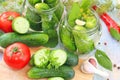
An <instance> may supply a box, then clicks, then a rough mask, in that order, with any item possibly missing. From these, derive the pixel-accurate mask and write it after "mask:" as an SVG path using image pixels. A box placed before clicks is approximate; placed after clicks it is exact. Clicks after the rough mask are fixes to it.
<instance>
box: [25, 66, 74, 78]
mask: <svg viewBox="0 0 120 80" xmlns="http://www.w3.org/2000/svg"><path fill="white" fill-rule="evenodd" d="M27 75H28V77H29V78H34V79H39V78H49V77H62V78H65V79H71V78H73V77H74V75H75V72H74V70H73V69H72V68H71V67H69V66H61V67H59V68H58V69H55V68H51V69H47V68H38V67H33V68H31V69H30V70H29V71H28V73H27Z"/></svg>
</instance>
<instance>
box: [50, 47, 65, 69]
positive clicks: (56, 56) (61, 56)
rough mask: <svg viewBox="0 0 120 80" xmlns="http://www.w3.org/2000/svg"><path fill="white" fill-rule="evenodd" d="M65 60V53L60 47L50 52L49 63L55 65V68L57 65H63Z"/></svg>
mask: <svg viewBox="0 0 120 80" xmlns="http://www.w3.org/2000/svg"><path fill="white" fill-rule="evenodd" d="M66 60H67V53H66V52H65V51H63V50H61V49H57V50H53V51H52V52H51V53H50V63H51V64H52V66H55V68H58V67H59V66H61V65H63V64H64V63H65V62H66Z"/></svg>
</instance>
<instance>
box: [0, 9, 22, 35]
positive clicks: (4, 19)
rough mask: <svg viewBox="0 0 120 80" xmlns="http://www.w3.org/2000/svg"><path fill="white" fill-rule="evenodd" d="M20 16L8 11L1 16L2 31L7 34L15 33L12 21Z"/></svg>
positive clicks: (0, 27) (0, 25)
mask: <svg viewBox="0 0 120 80" xmlns="http://www.w3.org/2000/svg"><path fill="white" fill-rule="evenodd" d="M18 16H20V14H19V13H18V12H13V11H8V12H4V13H2V14H1V15H0V29H1V30H2V31H4V32H5V33H7V32H13V30H12V20H13V19H14V18H16V17H18Z"/></svg>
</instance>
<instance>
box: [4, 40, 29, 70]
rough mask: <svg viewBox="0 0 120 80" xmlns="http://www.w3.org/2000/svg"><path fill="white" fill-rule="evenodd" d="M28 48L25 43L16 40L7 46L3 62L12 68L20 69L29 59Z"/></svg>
mask: <svg viewBox="0 0 120 80" xmlns="http://www.w3.org/2000/svg"><path fill="white" fill-rule="evenodd" d="M30 56H31V55H30V49H29V47H28V46H27V45H25V44H23V43H20V42H16V43H13V44H11V45H10V46H8V47H7V48H6V49H5V51H4V55H3V59H4V61H5V63H6V64H7V65H8V66H10V67H11V68H13V69H22V68H23V67H25V66H26V65H27V64H28V63H29V60H30Z"/></svg>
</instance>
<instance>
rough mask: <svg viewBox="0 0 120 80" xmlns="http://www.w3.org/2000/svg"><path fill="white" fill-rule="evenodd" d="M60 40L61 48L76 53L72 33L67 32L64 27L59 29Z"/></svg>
mask: <svg viewBox="0 0 120 80" xmlns="http://www.w3.org/2000/svg"><path fill="white" fill-rule="evenodd" d="M60 39H61V42H62V44H63V46H64V47H65V48H66V49H67V50H70V51H73V52H74V51H76V45H75V43H74V38H73V36H72V33H71V32H70V31H68V29H67V28H66V26H65V25H63V26H61V27H60Z"/></svg>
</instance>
